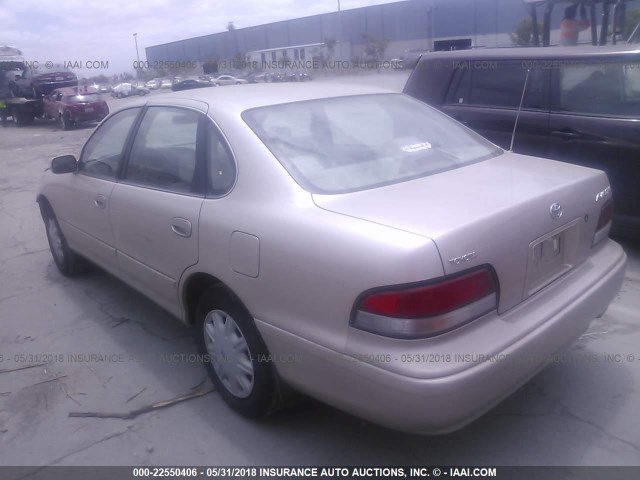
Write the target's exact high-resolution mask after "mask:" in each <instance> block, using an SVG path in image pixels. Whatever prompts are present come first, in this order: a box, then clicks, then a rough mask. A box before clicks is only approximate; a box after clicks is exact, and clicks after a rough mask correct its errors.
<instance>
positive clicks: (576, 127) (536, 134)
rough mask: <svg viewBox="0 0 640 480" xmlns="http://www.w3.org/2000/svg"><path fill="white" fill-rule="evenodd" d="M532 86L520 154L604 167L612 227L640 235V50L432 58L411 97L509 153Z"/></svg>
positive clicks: (412, 82) (413, 81) (418, 70)
mask: <svg viewBox="0 0 640 480" xmlns="http://www.w3.org/2000/svg"><path fill="white" fill-rule="evenodd" d="M527 72H529V74H528V77H527ZM525 79H527V88H526V92H525V95H524V100H523V107H522V112H521V114H520V119H519V121H518V128H517V132H516V136H515V143H514V151H515V152H518V153H523V154H528V155H535V156H539V157H547V158H553V159H556V160H562V161H567V162H571V163H576V164H579V165H584V166H588V167H593V168H598V169H601V170H605V171H606V172H607V174H608V176H609V180H610V182H611V187H612V189H613V196H614V205H615V207H614V209H615V216H614V228H615V229H616V230H617V231H618V232H624V233H631V234H633V236H637V235H638V234H640V48H638V47H635V48H633V46H632V45H625V46H610V47H606V46H603V47H564V48H563V47H547V48H508V49H506V48H504V49H499V48H498V49H482V50H459V51H453V52H434V53H428V54H425V55H423V56H422V57H421V58H420V60H419V62H418V64H417V65H416V67H415V69H414V71H413V73H412V74H411V76H410V77H409V80H408V81H407V84H406V86H405V88H404V92H405V93H407V94H408V95H411V96H413V97H415V98H417V99H419V100H422V101H424V102H426V103H428V104H430V105H432V106H434V107H436V108H438V109H440V110H442V111H443V112H445V113H447V114H448V115H450V116H451V117H453V118H454V119H456V120H458V121H460V122H462V123H464V124H466V125H467V126H469V127H470V128H472V129H474V130H475V131H477V132H479V133H480V134H481V135H483V136H485V137H486V138H488V139H489V140H491V141H492V142H494V143H495V144H497V145H499V146H501V147H503V148H509V145H510V143H511V134H512V131H513V127H514V123H515V119H516V114H517V112H518V106H519V105H520V100H521V98H522V93H523V90H524V86H525Z"/></svg>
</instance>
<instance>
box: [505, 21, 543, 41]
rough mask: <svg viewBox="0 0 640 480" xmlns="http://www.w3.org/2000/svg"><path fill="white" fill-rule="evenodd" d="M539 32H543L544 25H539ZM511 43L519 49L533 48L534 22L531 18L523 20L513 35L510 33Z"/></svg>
mask: <svg viewBox="0 0 640 480" xmlns="http://www.w3.org/2000/svg"><path fill="white" fill-rule="evenodd" d="M538 32H542V24H541V23H538ZM509 36H510V37H511V42H512V43H513V44H514V45H516V46H518V47H531V46H533V45H534V43H533V21H531V18H530V17H525V18H523V19H521V20H520V21H519V22H518V24H517V25H516V28H515V30H514V32H513V33H510V34H509Z"/></svg>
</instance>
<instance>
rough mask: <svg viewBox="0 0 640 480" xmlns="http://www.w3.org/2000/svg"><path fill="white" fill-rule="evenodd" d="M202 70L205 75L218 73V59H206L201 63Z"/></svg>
mask: <svg viewBox="0 0 640 480" xmlns="http://www.w3.org/2000/svg"><path fill="white" fill-rule="evenodd" d="M202 71H203V72H204V73H205V75H211V74H216V73H218V60H207V61H206V62H204V63H203V64H202Z"/></svg>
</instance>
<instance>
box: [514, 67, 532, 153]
mask: <svg viewBox="0 0 640 480" xmlns="http://www.w3.org/2000/svg"><path fill="white" fill-rule="evenodd" d="M529 72H531V69H530V68H527V76H526V77H524V87H523V88H522V96H521V97H520V106H519V107H518V113H517V114H516V122H515V123H514V125H513V133H512V134H511V146H510V147H509V151H510V152H513V143H514V142H515V140H516V129H517V128H518V120H519V119H520V112H521V111H522V103H523V102H524V94H525V92H526V91H527V83H528V82H529Z"/></svg>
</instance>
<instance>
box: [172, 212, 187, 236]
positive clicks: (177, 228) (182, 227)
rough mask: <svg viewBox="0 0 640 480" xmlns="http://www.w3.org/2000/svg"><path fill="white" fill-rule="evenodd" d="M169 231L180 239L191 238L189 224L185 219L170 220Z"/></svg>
mask: <svg viewBox="0 0 640 480" xmlns="http://www.w3.org/2000/svg"><path fill="white" fill-rule="evenodd" d="M171 230H172V231H173V233H175V234H176V235H178V236H180V237H185V238H189V237H190V236H191V222H190V221H189V220H187V219H186V218H180V217H175V218H174V219H172V220H171Z"/></svg>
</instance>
